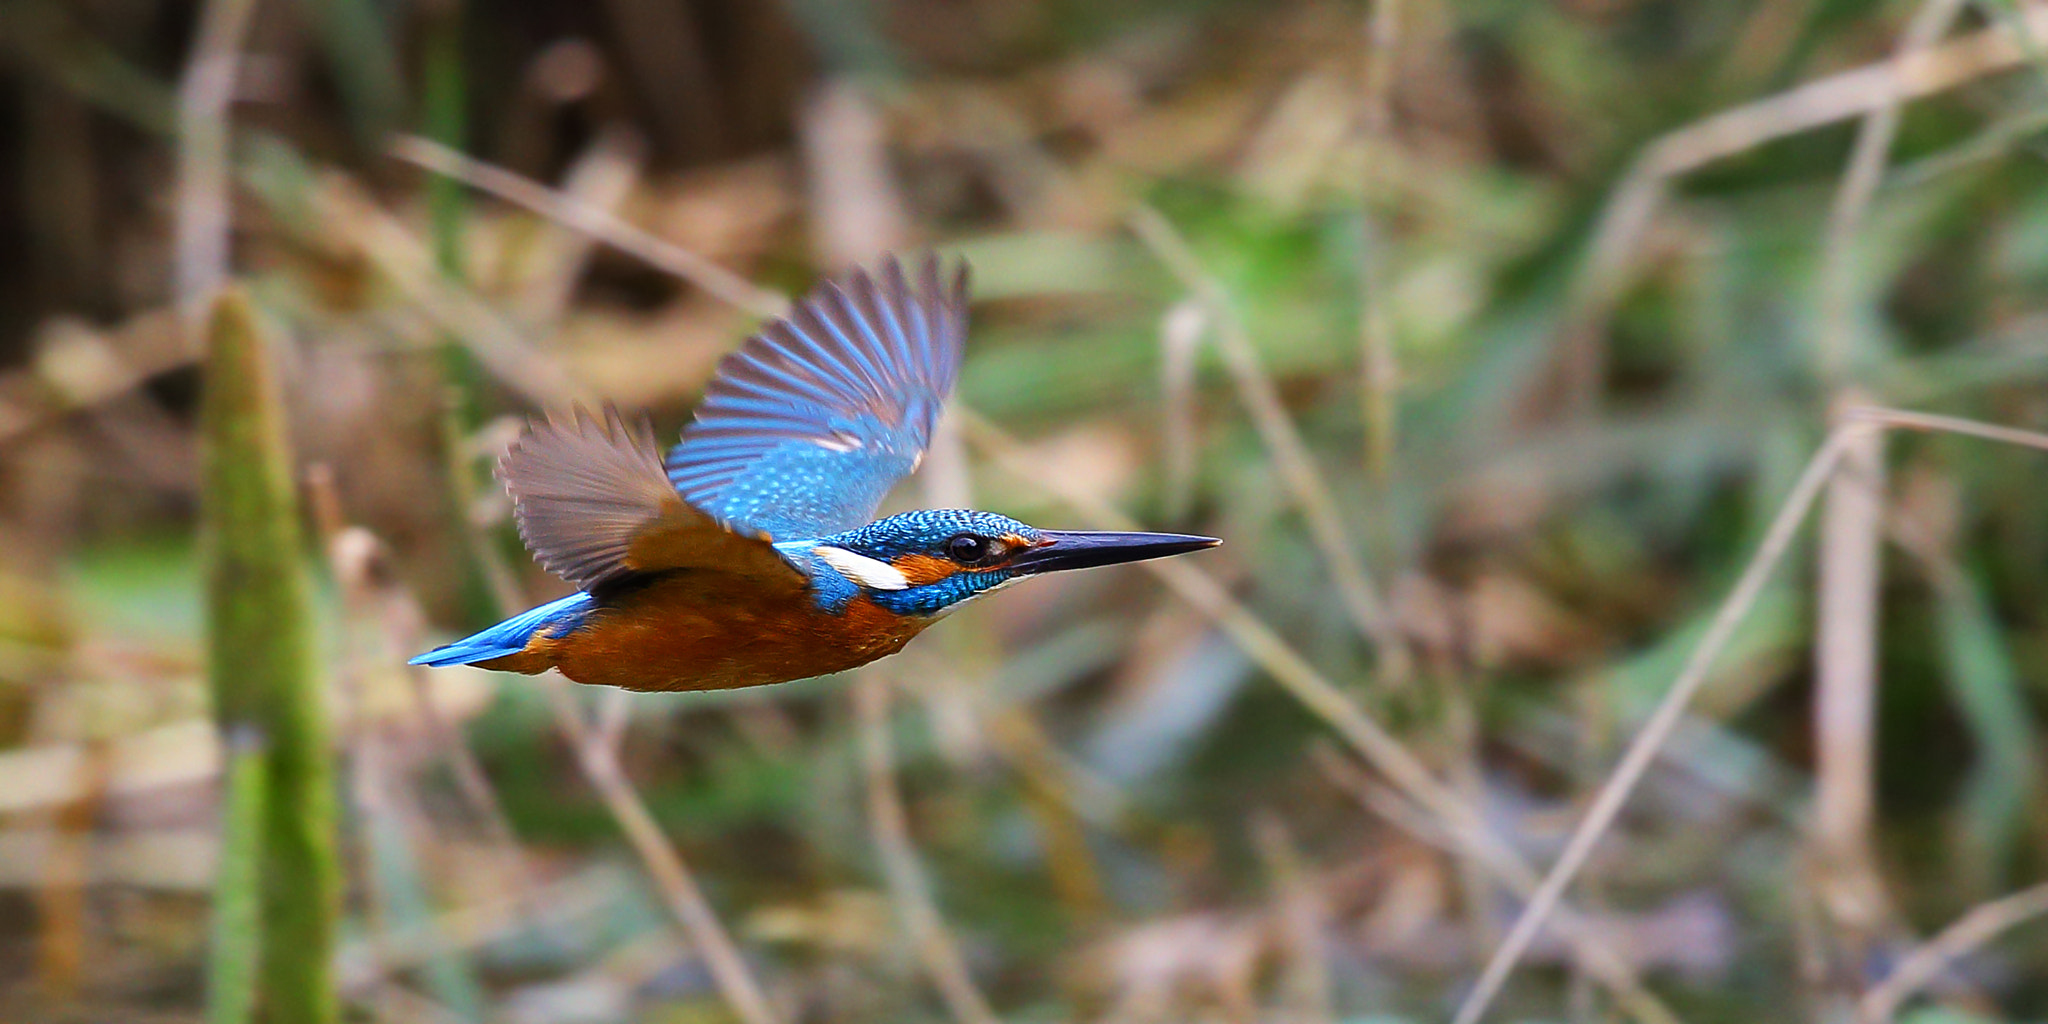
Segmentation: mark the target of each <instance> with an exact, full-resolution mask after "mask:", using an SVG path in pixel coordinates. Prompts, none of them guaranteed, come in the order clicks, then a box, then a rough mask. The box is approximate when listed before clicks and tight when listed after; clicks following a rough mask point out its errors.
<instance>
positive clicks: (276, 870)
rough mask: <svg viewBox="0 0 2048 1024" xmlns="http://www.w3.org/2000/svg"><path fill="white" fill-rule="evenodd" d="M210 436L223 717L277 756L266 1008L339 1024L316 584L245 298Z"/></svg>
mask: <svg viewBox="0 0 2048 1024" xmlns="http://www.w3.org/2000/svg"><path fill="white" fill-rule="evenodd" d="M201 437H202V445H201V452H202V465H203V470H202V487H203V492H202V497H201V506H200V507H201V513H202V539H203V542H204V550H205V564H206V570H207V587H208V593H207V670H208V677H209V681H210V683H211V685H212V691H213V701H214V715H215V717H216V719H217V720H218V721H219V723H220V725H221V727H222V728H223V729H224V730H226V731H227V732H228V733H229V734H230V735H235V734H239V733H242V732H247V733H249V734H251V735H253V736H255V737H258V738H259V740H258V741H259V742H260V743H262V744H263V749H264V751H265V753H264V756H263V766H264V769H265V774H266V776H267V777H266V779H265V780H264V788H265V789H266V790H267V792H268V796H269V798H268V799H267V800H266V801H265V802H264V805H265V806H264V810H263V814H262V816H261V821H262V830H263V837H262V840H261V845H260V849H261V851H262V862H263V863H262V870H261V871H260V872H258V876H259V877H260V879H261V885H262V914H261V917H262V923H263V933H264V937H265V945H264V948H263V957H262V965H261V975H260V976H261V979H262V981H261V988H262V992H263V1003H264V1006H265V1008H266V1011H267V1016H268V1019H270V1020H272V1021H276V1022H278V1024H329V1022H332V1021H335V1020H336V1019H338V1016H339V1013H338V1004H337V1003H336V1001H335V995H334V977H333V970H332V961H333V952H334V934H335V922H336V919H337V918H338V917H339V916H340V909H341V906H340V905H341V883H340V868H339V864H338V863H337V860H336V853H335V809H334V785H333V766H332V764H331V763H330V758H331V753H330V750H329V746H328V738H327V722H326V713H325V710H324V708H323V707H322V704H321V693H320V687H319V683H318V680H317V675H316V669H315V665H314V660H313V659H314V641H313V621H312V594H311V583H310V580H309V579H308V577H307V574H306V564H305V558H304V551H303V549H302V547H301V544H300V539H301V538H300V530H299V509H298V500H297V494H296V491H295V488H294V483H293V478H292V469H291V466H292V463H291V453H290V448H289V442H288V441H287V439H286V434H285V422H284V406H283V401H282V399H281V397H280V395H279V389H278V384H277V381H276V377H275V371H274V368H273V366H272V361H271V353H270V344H269V341H268V340H267V339H266V338H265V336H264V333H263V331H262V330H261V328H260V327H259V326H258V322H257V319H256V314H255V311H254V310H253V309H252V308H251V306H250V305H249V301H248V299H247V298H246V297H244V296H243V295H241V294H240V293H239V292H233V291H230V292H227V293H225V294H223V295H222V296H221V298H220V299H219V301H218V302H217V303H216V305H215V307H214V313H213V322H212V326H211V328H210V330H209V332H208V343H207V354H206V398H205V403H204V407H203V411H202V423H201ZM239 839H240V837H230V840H231V841H230V845H233V843H234V842H235V841H237V840H239Z"/></svg>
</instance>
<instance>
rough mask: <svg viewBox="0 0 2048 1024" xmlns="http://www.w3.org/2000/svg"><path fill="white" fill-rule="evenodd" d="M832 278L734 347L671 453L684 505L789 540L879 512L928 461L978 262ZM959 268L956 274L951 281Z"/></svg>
mask: <svg viewBox="0 0 2048 1024" xmlns="http://www.w3.org/2000/svg"><path fill="white" fill-rule="evenodd" d="M946 269H947V268H942V267H941V266H940V263H939V260H938V258H937V257H935V256H927V257H926V258H925V259H924V261H923V265H922V266H921V267H919V269H918V274H917V277H918V280H917V282H916V283H915V284H913V283H912V282H911V281H910V280H909V278H908V276H907V275H906V274H905V273H904V271H903V266H902V264H900V263H898V262H897V261H896V260H895V259H894V258H891V259H890V260H888V261H887V262H886V263H884V264H883V265H882V267H881V269H880V271H879V272H878V273H876V274H873V275H870V274H868V273H867V272H866V271H855V272H854V273H852V274H851V275H848V276H847V277H845V278H842V279H838V280H832V281H827V282H826V283H825V284H823V285H821V286H819V287H818V288H817V289H815V290H813V291H812V292H811V293H810V294H809V295H807V296H805V297H804V299H803V301H802V302H799V303H798V304H797V306H796V309H795V310H794V311H792V312H791V313H790V314H789V315H788V316H787V317H784V318H782V319H780V320H777V321H775V322H774V323H772V324H769V325H768V327H767V329H765V330H763V331H762V332H761V333H759V334H757V335H755V336H754V337H752V338H749V339H748V340H747V342H746V344H744V345H742V346H740V348H739V349H738V350H737V351H735V352H733V353H732V354H731V355H729V356H726V357H725V360H724V361H723V362H721V363H720V364H719V368H718V375H717V376H716V377H715V378H714V379H713V380H712V382H711V386H710V388H709V389H707V390H706V392H705V397H704V402H703V404H702V405H700V406H699V407H698V409H697V419H696V422H695V423H693V424H691V425H690V427H689V428H688V429H686V430H684V431H683V440H682V443H681V444H678V445H676V446H675V448H673V449H671V450H670V451H669V455H668V462H667V470H668V478H669V480H670V482H672V483H673V484H675V487H676V490H677V491H679V492H681V494H682V496H683V500H685V501H687V502H689V504H690V505H692V506H694V507H696V508H699V509H702V510H704V511H705V512H707V513H709V514H711V515H713V516H716V517H717V518H719V519H721V520H723V521H725V522H728V523H731V524H734V525H735V526H738V527H741V528H744V529H748V530H753V531H759V532H762V533H766V534H768V535H770V536H771V537H773V538H775V539H777V540H793V539H800V538H808V537H823V536H829V535H831V534H834V533H839V532H842V531H845V530H850V529H853V528H854V527H857V526H861V525H863V524H865V523H867V522H868V521H869V520H871V519H873V518H874V514H875V509H876V508H877V507H878V506H880V505H881V503H882V497H883V496H884V495H886V494H887V493H888V492H889V488H890V487H891V486H893V485H894V484H895V483H896V481H898V480H900V479H902V478H903V477H904V476H905V475H907V474H908V473H909V472H910V471H911V470H913V469H915V468H917V463H918V460H920V459H921V458H923V457H924V450H925V446H926V445H927V444H928V443H930V441H931V435H932V426H933V425H934V424H935V423H937V422H938V418H939V412H940V409H941V407H943V406H944V405H945V401H946V395H947V393H949V392H950V391H952V390H953V380H954V378H955V377H957V376H958V375H959V370H960V349H961V345H962V343H963V342H964V341H965V339H966V336H967V265H966V264H965V263H960V264H957V265H955V266H954V267H952V268H950V274H947V273H945V270H946ZM942 277H950V278H951V280H950V282H948V281H942Z"/></svg>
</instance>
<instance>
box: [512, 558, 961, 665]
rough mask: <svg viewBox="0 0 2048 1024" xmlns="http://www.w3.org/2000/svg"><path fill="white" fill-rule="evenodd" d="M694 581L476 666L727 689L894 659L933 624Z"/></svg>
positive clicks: (648, 594)
mask: <svg viewBox="0 0 2048 1024" xmlns="http://www.w3.org/2000/svg"><path fill="white" fill-rule="evenodd" d="M733 591H744V588H738V587H731V586H724V587H721V586H717V585H707V581H705V580H703V579H701V578H699V579H692V578H690V577H688V576H678V577H676V578H674V579H668V580H659V581H656V582H654V583H652V584H650V585H648V586H647V587H645V588H643V589H641V590H638V591H635V592H633V593H632V594H630V595H627V596H626V597H624V598H622V599H621V600H620V601H619V602H618V603H616V604H614V605H611V606H608V607H604V608H600V609H598V610H596V611H593V612H592V613H591V614H590V617H589V618H588V619H587V620H585V622H584V624H583V626H582V627H581V628H580V629H577V630H576V631H575V632H573V633H570V634H569V635H568V636H565V637H560V638H547V637H540V636H536V637H535V638H534V639H533V640H531V641H529V642H528V643H527V645H526V650H524V651H522V652H520V653H518V654H514V655H510V656H508V657H504V658H497V659H494V660H492V661H488V662H481V663H480V664H482V665H484V666H485V667H488V668H497V669H503V670H507V671H512V672H526V673H534V672H542V671H545V670H547V669H548V668H551V667H552V668H559V669H561V671H562V674H563V675H565V676H568V677H569V678H570V679H573V680H575V681H577V682H579V683H593V684H598V685H603V686H618V687H623V688H625V689H628V690H724V689H731V688H733V687H740V686H760V685H762V684H765V683H780V682H787V681H788V680H791V679H806V678H809V677H811V676H819V675H826V674H829V673H832V672H843V671H845V670H847V669H850V668H854V667H856V666H860V665H865V664H867V663H868V662H870V661H873V660H875V659H876V658H881V657H885V656H887V655H890V654H894V653H896V652H897V651H899V650H902V649H903V645H904V644H906V643H909V642H910V638H911V637H914V636H916V635H917V634H918V633H920V632H922V631H923V630H924V628H925V626H927V625H929V624H930V621H931V620H929V619H919V618H906V617H904V616H899V615H896V614H894V613H892V612H889V611H886V610H884V609H882V608H880V607H878V606H876V605H875V603H874V602H873V601H870V600H868V599H867V597H865V596H861V597H856V598H854V599H853V601H852V603H851V604H849V605H847V607H846V610H845V612H844V613H843V614H840V615H832V614H829V613H827V612H824V611H822V610H820V609H819V608H818V607H817V606H816V605H815V604H813V603H812V602H811V599H810V598H809V596H808V595H794V598H793V599H792V598H791V597H787V596H779V597H777V598H775V599H772V600H769V599H763V598H761V597H759V596H757V595H750V594H748V593H745V592H738V593H735V592H733Z"/></svg>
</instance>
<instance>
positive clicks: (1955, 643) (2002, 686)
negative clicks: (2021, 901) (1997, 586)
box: [1935, 572, 2036, 882]
mask: <svg viewBox="0 0 2048 1024" xmlns="http://www.w3.org/2000/svg"><path fill="white" fill-rule="evenodd" d="M1936 600H1937V601H1938V602H1939V608H1938V612H1937V615H1936V617H1935V618H1936V623H1937V624H1938V626H1939V627H1940V630H1941V656H1942V661H1943V662H1944V664H1945V667H1946V668H1947V670H1948V672H1947V674H1948V682H1949V687H1950V690H1951V691H1952V693H1953V694H1954V697H1955V702H1956V708H1957V710H1958V711H1960V712H1961V713H1962V718H1963V723H1964V725H1966V726H1967V727H1968V728H1969V730H1970V739H1971V741H1972V742H1973V743H1974V744H1975V745H1976V748H1977V759H1976V763H1975V764H1973V765H1972V766H1971V768H1970V773H1969V776H1968V779H1967V781H1966V782H1965V783H1964V788H1963V808H1962V814H1963V835H1964V841H1965V843H1966V844H1967V850H1966V853H1967V854H1968V855H1969V856H1970V857H1971V859H1972V860H1973V861H1974V862H1975V865H1980V866H1982V867H1983V868H1984V869H1987V870H1985V873H1984V874H1983V875H1981V876H1980V877H1983V878H1985V879H1987V880H1991V881H1994V882H1995V881H1996V880H1998V878H1999V876H2000V874H2001V873H2002V872H2003V869H2004V868H2005V867H2006V865H2008V864H2010V863H2011V860H2012V855H2013V852H2014V849H2015V847H2016V846H2017V844H2018V843H2019V841H2020V838H2021V834H2022V831H2023V829H2024V828H2025V826H2026V820H2025V816H2026V811H2027V805H2028V803H2029V800H2028V798H2029V797H2030V796H2031V795H2032V794H2033V791H2034V789H2035V787H2036V777H2035V775H2034V728H2033V721H2032V717H2031V716H2030V715H2029V714H2028V712H2027V702H2026V698H2025V696H2024V695H2023V694H2022V692H2021V690H2020V680H2019V672H2018V671H2017V669H2016V668H2015V667H2014V665H2013V660H2012V652H2011V651H2010V650H2009V649H2008V648H2007V646H2006V642H2005V638H2004V633H2003V630H2002V629H2001V628H2000V626H1999V624H1998V622H1997V620H1996V619H1995V618H1994V617H1993V616H1992V614H1991V609H1990V607H1989V606H1988V604H1987V603H1986V601H1985V599H1984V594H1983V591H1982V590H1981V589H1980V588H1979V587H1978V585H1977V582H1976V580H1975V579H1973V578H1972V577H1971V576H1970V574H1969V573H1968V572H1956V573H1954V574H1953V575H1952V576H1950V577H1949V585H1947V586H1942V587H1939V588H1937V589H1936Z"/></svg>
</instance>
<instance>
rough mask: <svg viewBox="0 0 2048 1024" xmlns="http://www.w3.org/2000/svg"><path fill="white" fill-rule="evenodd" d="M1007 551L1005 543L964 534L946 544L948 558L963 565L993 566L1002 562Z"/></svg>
mask: <svg viewBox="0 0 2048 1024" xmlns="http://www.w3.org/2000/svg"><path fill="white" fill-rule="evenodd" d="M1006 550H1007V549H1005V548H1004V546H1003V542H1002V541H999V540H991V539H989V538H987V537H977V536H975V535H974V534H971V533H963V534H960V535H959V536H957V537H954V538H953V539H951V540H948V541H947V542H946V557H947V558H950V559H952V560H953V561H955V562H958V563H960V564H961V565H967V566H982V565H992V564H994V563H995V562H997V561H1000V560H1001V559H1002V557H1003V554H1004V553H1005V551H1006Z"/></svg>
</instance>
